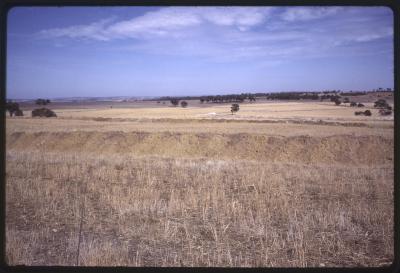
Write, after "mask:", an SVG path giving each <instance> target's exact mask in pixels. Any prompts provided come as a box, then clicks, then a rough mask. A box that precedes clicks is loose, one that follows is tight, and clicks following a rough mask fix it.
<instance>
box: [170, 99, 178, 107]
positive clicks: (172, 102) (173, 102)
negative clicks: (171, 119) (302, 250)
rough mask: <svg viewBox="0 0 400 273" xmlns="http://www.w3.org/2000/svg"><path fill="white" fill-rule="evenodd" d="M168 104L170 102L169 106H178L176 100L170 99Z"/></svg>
mask: <svg viewBox="0 0 400 273" xmlns="http://www.w3.org/2000/svg"><path fill="white" fill-rule="evenodd" d="M170 102H171V104H172V105H173V106H178V104H179V100H178V99H171V100H170Z"/></svg>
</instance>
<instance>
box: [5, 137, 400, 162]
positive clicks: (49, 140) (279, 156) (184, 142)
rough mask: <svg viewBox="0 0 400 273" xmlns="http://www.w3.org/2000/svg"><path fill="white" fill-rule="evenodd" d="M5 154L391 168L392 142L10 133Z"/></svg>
mask: <svg viewBox="0 0 400 273" xmlns="http://www.w3.org/2000/svg"><path fill="white" fill-rule="evenodd" d="M7 149H15V150H29V149H34V150H43V151H60V152H62V151H69V152H70V151H76V152H82V151H84V152H97V153H102V154H103V153H121V154H134V155H160V156H171V157H210V158H221V159H228V158H230V159H250V160H263V161H272V162H300V163H304V164H311V163H312V164H332V163H340V164H367V165H379V164H386V163H390V164H392V162H393V161H392V160H393V149H394V148H393V139H392V138H385V137H382V136H361V137H360V136H352V135H336V136H329V137H310V136H293V137H281V136H266V135H254V134H245V133H241V134H211V133H198V134H195V133H168V132H165V133H145V132H128V133H125V132H120V131H115V132H83V131H78V132H39V133H25V132H15V133H12V134H10V135H7Z"/></svg>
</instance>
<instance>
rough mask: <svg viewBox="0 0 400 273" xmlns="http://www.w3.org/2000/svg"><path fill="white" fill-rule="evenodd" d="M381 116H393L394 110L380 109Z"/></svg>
mask: <svg viewBox="0 0 400 273" xmlns="http://www.w3.org/2000/svg"><path fill="white" fill-rule="evenodd" d="M379 114H380V115H381V116H390V115H391V114H392V110H389V109H380V110H379Z"/></svg>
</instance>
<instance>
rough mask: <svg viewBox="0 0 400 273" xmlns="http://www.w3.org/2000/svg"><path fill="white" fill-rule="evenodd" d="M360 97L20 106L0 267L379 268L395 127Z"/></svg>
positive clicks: (389, 224) (385, 249) (387, 223)
mask: <svg viewBox="0 0 400 273" xmlns="http://www.w3.org/2000/svg"><path fill="white" fill-rule="evenodd" d="M362 100H363V103H364V104H365V105H366V107H365V108H363V109H359V108H353V107H348V106H334V105H333V104H332V103H328V102H262V103H261V102H257V103H246V104H240V110H239V112H238V113H236V114H234V115H232V114H231V113H230V104H224V105H217V104H203V105H201V104H199V103H198V102H193V103H191V102H190V101H189V107H188V108H185V109H184V108H181V107H170V106H169V105H168V104H165V105H163V104H162V103H160V104H158V103H157V102H145V103H142V102H138V103H126V102H121V103H120V104H119V103H113V105H112V106H113V107H112V108H111V107H110V106H111V105H110V106H109V105H107V104H105V103H99V104H98V105H96V104H95V103H90V104H88V105H76V104H71V105H69V106H68V105H65V104H64V105H62V106H59V105H58V104H54V105H52V104H50V105H49V107H50V108H51V109H53V110H54V111H55V112H56V114H57V116H58V118H49V119H46V118H31V117H30V111H29V109H30V108H29V107H28V106H25V108H24V106H22V109H23V110H25V112H24V114H25V116H24V117H18V118H9V117H7V119H6V193H7V199H6V241H7V242H6V258H7V261H8V263H10V264H12V265H16V264H26V265H86V266H96V265H97V266H221V267H232V266H233V267H254V266H256V267H285V266H289V267H291V266H294V267H306V266H312V267H320V266H321V267H323V266H335V267H337V266H339V267H341V266H345V267H354V266H382V265H388V264H390V263H391V261H392V260H393V183H394V181H393V156H394V155H393V133H394V128H393V118H392V116H390V117H381V116H379V115H377V110H376V109H374V108H373V107H372V106H373V105H372V101H371V100H366V99H365V98H364V99H362ZM360 101H361V99H360ZM366 109H371V111H372V113H373V115H372V116H371V117H362V116H355V115H354V111H359V110H366ZM27 189H29V190H27Z"/></svg>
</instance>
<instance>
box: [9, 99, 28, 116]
mask: <svg viewBox="0 0 400 273" xmlns="http://www.w3.org/2000/svg"><path fill="white" fill-rule="evenodd" d="M6 110H7V111H8V112H9V114H10V117H12V116H13V115H15V116H23V115H24V114H23V112H22V111H21V110H20V109H19V104H18V103H17V102H12V101H11V100H9V101H8V102H7V103H6Z"/></svg>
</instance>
